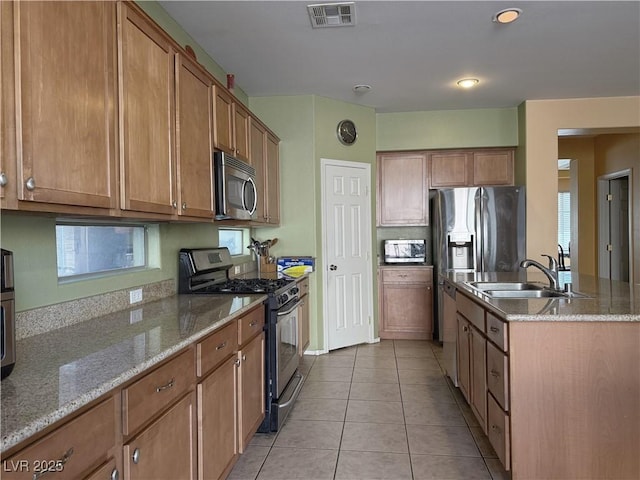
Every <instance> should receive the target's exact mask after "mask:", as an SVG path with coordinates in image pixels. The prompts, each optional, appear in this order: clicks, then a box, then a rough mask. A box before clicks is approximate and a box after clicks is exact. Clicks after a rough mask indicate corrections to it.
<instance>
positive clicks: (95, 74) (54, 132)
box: [2, 2, 118, 214]
mask: <svg viewBox="0 0 640 480" xmlns="http://www.w3.org/2000/svg"><path fill="white" fill-rule="evenodd" d="M3 3H11V4H12V5H3V8H2V10H3V12H4V13H3V20H2V29H3V52H2V53H3V60H2V62H3V65H4V67H3V82H2V83H3V92H2V93H3V103H5V102H6V105H5V106H3V109H5V112H8V113H11V114H12V115H15V117H13V118H12V119H9V118H6V119H5V120H6V121H7V122H9V120H10V123H9V124H10V125H11V129H12V130H13V128H14V127H15V132H14V131H11V132H9V133H10V134H11V135H14V136H17V142H16V145H14V148H15V149H16V151H15V154H16V158H15V159H14V161H17V172H16V174H14V175H15V176H12V178H8V181H11V182H13V183H15V184H17V185H15V184H14V185H13V188H15V189H16V190H15V191H16V195H17V199H18V200H20V201H22V202H21V207H20V208H25V209H38V208H41V209H42V210H45V211H46V210H48V208H47V207H46V206H44V205H42V204H65V205H69V206H81V207H99V208H102V209H112V208H115V207H117V198H118V195H117V183H116V181H117V174H116V172H117V116H116V111H117V109H116V105H115V103H116V99H117V94H116V92H117V90H116V88H117V56H116V51H117V50H116V4H115V3H113V2H3ZM11 7H13V13H14V15H13V20H14V21H13V24H11V23H10V21H9V19H8V18H5V16H7V15H8V14H10V13H11V11H10V9H11ZM5 28H13V32H14V39H13V40H12V41H13V47H14V50H13V52H9V51H8V50H7V49H5V45H7V43H6V41H4V40H7V39H6V37H5ZM11 54H12V55H11ZM10 55H11V57H10ZM10 61H12V65H11V68H12V69H15V72H14V73H15V84H14V78H11V79H10V81H11V84H12V85H11V86H14V87H15V100H16V103H15V104H13V99H12V98H11V95H7V96H5V93H13V92H5V78H4V75H5V73H11V72H9V71H7V68H9V65H8V63H9V62H10ZM6 80H7V85H8V84H9V79H6ZM3 130H4V128H3ZM11 141H12V140H11ZM3 143H4V141H3ZM3 153H4V152H3ZM13 153H14V152H11V155H10V159H13V158H14V157H13ZM3 156H4V155H3ZM4 161H5V160H4V159H3V163H4ZM4 168H5V167H4V166H3V170H4ZM16 177H17V178H16ZM32 202H39V203H40V204H41V205H40V207H38V206H33V205H31V206H30V205H28V204H29V203H32ZM58 211H61V212H64V211H69V212H74V210H73V209H72V208H68V209H67V210H64V209H62V210H61V209H60V208H58ZM106 212H107V213H108V210H106ZM103 214H104V213H103Z"/></svg>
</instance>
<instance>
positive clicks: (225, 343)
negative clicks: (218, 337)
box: [216, 340, 227, 350]
mask: <svg viewBox="0 0 640 480" xmlns="http://www.w3.org/2000/svg"><path fill="white" fill-rule="evenodd" d="M226 346H227V341H226V340H225V341H224V342H222V343H221V344H220V345H218V346H217V347H216V350H222V349H223V348H224V347H226Z"/></svg>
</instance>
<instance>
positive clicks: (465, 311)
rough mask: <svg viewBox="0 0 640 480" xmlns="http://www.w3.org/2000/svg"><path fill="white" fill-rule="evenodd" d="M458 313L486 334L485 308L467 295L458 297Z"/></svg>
mask: <svg viewBox="0 0 640 480" xmlns="http://www.w3.org/2000/svg"><path fill="white" fill-rule="evenodd" d="M456 306H457V308H458V313H460V314H461V315H462V316H464V317H465V318H466V319H467V320H469V321H470V322H471V323H472V324H473V325H474V326H475V327H476V328H477V329H478V330H480V331H481V332H483V333H485V331H486V330H485V328H484V313H485V311H484V308H482V307H481V306H480V305H478V304H477V303H476V302H474V301H473V300H471V299H470V298H469V297H467V296H465V295H456Z"/></svg>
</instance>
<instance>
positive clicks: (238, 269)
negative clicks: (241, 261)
mask: <svg viewBox="0 0 640 480" xmlns="http://www.w3.org/2000/svg"><path fill="white" fill-rule="evenodd" d="M233 273H234V275H238V274H239V273H240V265H236V266H235V267H233Z"/></svg>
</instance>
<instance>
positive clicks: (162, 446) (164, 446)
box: [124, 392, 196, 480]
mask: <svg viewBox="0 0 640 480" xmlns="http://www.w3.org/2000/svg"><path fill="white" fill-rule="evenodd" d="M195 409H196V401H195V393H194V392H191V393H189V394H187V395H185V396H184V397H183V398H182V399H180V400H179V401H178V402H177V403H176V404H174V405H173V406H171V407H170V408H169V409H168V410H167V411H166V412H164V413H163V414H162V415H161V416H160V417H159V418H158V419H156V420H155V421H154V422H153V423H151V425H149V426H148V427H147V428H145V429H144V430H142V432H141V433H140V434H139V435H137V436H136V437H135V438H133V439H131V440H130V441H129V442H127V443H126V444H125V445H124V472H125V477H124V478H126V479H129V480H148V479H155V480H165V479H166V480H173V479H177V478H180V479H191V480H195V478H196V429H195V415H196V410H195Z"/></svg>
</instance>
